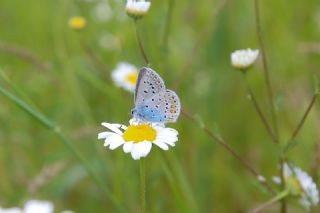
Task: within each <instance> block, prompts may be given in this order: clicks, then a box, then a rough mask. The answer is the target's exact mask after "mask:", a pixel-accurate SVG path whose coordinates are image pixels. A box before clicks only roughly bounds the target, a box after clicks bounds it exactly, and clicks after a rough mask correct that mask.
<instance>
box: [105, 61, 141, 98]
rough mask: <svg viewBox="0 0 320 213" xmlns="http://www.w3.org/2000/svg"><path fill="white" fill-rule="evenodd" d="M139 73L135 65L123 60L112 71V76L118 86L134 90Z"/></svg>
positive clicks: (130, 90)
mask: <svg viewBox="0 0 320 213" xmlns="http://www.w3.org/2000/svg"><path fill="white" fill-rule="evenodd" d="M138 74H139V72H138V69H137V68H136V67H135V66H134V65H132V64H128V63H125V62H121V63H119V64H118V65H117V66H116V68H115V69H114V70H113V71H112V73H111V78H112V80H113V81H114V82H115V84H116V85H117V86H119V87H122V88H124V89H125V90H127V91H129V92H134V89H135V87H136V81H137V78H138Z"/></svg>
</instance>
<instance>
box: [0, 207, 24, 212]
mask: <svg viewBox="0 0 320 213" xmlns="http://www.w3.org/2000/svg"><path fill="white" fill-rule="evenodd" d="M0 213H22V210H21V209H19V208H8V209H4V208H1V207H0Z"/></svg>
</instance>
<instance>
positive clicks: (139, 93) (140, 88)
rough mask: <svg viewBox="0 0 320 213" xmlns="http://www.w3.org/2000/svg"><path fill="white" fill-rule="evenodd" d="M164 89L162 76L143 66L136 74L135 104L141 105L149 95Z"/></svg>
mask: <svg viewBox="0 0 320 213" xmlns="http://www.w3.org/2000/svg"><path fill="white" fill-rule="evenodd" d="M163 91H165V85H164V82H163V80H162V78H161V77H160V76H159V75H158V74H157V73H156V72H155V71H153V70H152V69H150V68H146V67H143V68H142V69H141V70H140V72H139V76H138V80H137V84H136V90H135V98H134V101H135V105H136V106H138V105H141V104H143V103H144V102H145V101H146V100H149V99H150V97H151V96H154V95H155V94H157V93H160V92H163Z"/></svg>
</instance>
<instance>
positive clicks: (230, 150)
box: [181, 110, 274, 193]
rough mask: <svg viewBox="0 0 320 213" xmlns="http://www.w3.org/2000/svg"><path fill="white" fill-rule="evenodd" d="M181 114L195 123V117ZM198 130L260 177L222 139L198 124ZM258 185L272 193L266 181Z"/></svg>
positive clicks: (257, 175)
mask: <svg viewBox="0 0 320 213" xmlns="http://www.w3.org/2000/svg"><path fill="white" fill-rule="evenodd" d="M181 113H182V114H183V115H184V116H185V117H186V118H187V119H189V120H190V121H192V122H195V123H197V124H199V123H198V122H197V120H196V119H195V117H194V116H193V115H192V114H190V113H188V112H186V111H185V110H182V111H181ZM199 126H200V128H201V129H202V130H203V131H204V132H205V133H206V134H207V136H208V137H209V138H211V139H212V140H213V141H215V142H217V143H218V144H219V145H221V146H222V147H223V148H224V149H225V150H226V151H228V152H229V153H230V154H231V155H232V156H233V157H234V158H236V159H237V160H238V161H239V163H240V164H241V165H242V166H243V167H244V168H246V169H247V170H248V171H249V172H250V173H251V174H252V175H253V176H254V177H255V178H257V180H259V179H260V177H262V176H261V175H260V174H259V173H258V172H257V171H256V170H255V169H254V168H253V167H252V166H251V165H250V164H249V163H248V162H247V161H246V160H244V159H243V158H242V157H241V156H240V155H239V154H238V153H237V152H236V151H235V150H233V148H231V147H230V146H229V145H228V144H227V143H226V142H225V141H224V140H223V139H222V138H220V137H219V136H217V135H216V134H214V133H213V132H212V131H210V130H209V129H208V128H207V127H206V126H205V125H204V124H199ZM259 183H260V184H262V185H263V186H264V187H265V188H266V189H267V190H268V191H269V192H270V193H274V191H273V189H272V187H271V186H270V184H269V183H268V182H267V181H259Z"/></svg>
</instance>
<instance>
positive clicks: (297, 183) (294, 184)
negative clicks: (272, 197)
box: [273, 163, 319, 210]
mask: <svg viewBox="0 0 320 213" xmlns="http://www.w3.org/2000/svg"><path fill="white" fill-rule="evenodd" d="M283 169H284V170H283V171H284V179H285V183H286V186H287V187H288V188H289V190H290V193H291V194H292V195H296V196H299V197H300V199H299V202H300V204H301V205H302V206H303V207H304V208H305V209H306V210H310V208H311V207H312V206H316V205H317V204H318V203H319V191H318V189H317V185H316V184H315V183H314V182H313V180H312V178H311V177H310V176H309V175H308V174H307V173H306V172H304V171H302V170H301V169H300V168H298V167H295V166H289V165H288V164H287V163H285V164H283ZM273 180H274V181H275V182H276V183H278V184H280V183H281V179H280V178H279V177H273Z"/></svg>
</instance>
